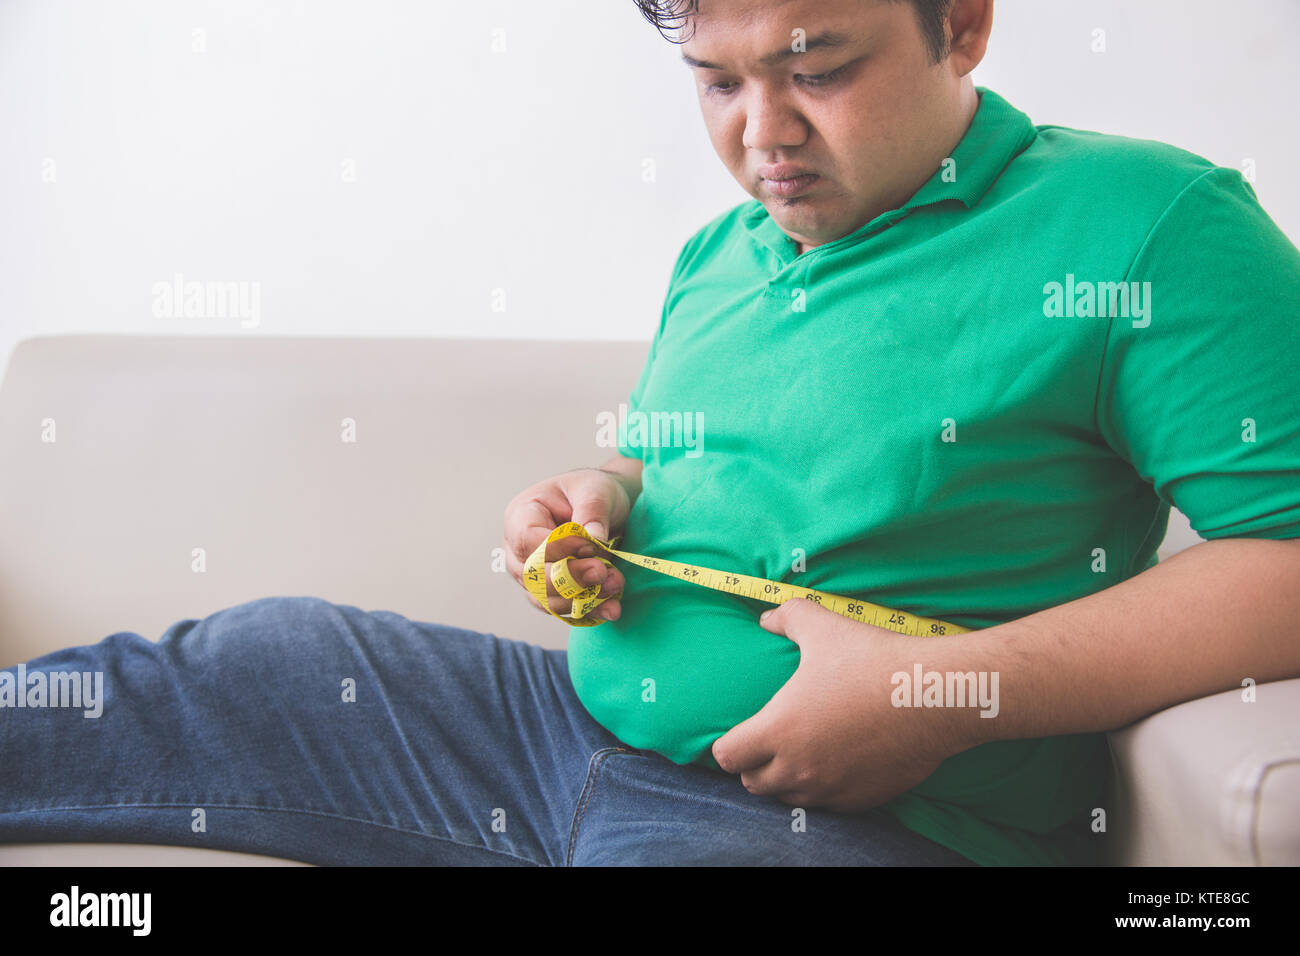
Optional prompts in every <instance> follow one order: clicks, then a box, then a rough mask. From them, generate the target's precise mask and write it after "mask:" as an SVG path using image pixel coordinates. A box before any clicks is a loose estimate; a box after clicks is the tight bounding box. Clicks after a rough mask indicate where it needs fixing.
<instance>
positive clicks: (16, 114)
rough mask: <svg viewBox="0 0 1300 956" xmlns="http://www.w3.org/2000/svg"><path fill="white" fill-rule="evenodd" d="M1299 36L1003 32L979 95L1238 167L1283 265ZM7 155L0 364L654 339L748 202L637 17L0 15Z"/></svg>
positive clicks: (329, 6) (1021, 23) (1215, 4)
mask: <svg viewBox="0 0 1300 956" xmlns="http://www.w3.org/2000/svg"><path fill="white" fill-rule="evenodd" d="M1095 27H1102V28H1104V29H1105V30H1106V45H1107V51H1106V52H1105V53H1102V54H1097V53H1093V52H1091V51H1090V45H1091V42H1092V30H1093V28H1095ZM497 28H500V29H502V30H503V31H504V34H503V35H504V44H505V49H504V51H502V52H494V50H493V43H494V32H493V31H494V30H495V29H497ZM195 30H201V31H203V34H202V42H203V45H204V46H205V51H204V52H196V51H195V49H194V46H195V43H196V40H195V34H194V31H195ZM1298 34H1300V3H1297V2H1296V0H1233V2H1232V3H1230V4H1229V3H1226V2H1225V0H1094V2H1091V3H1083V2H1075V0H998V5H997V15H996V25H995V29H994V39H993V43H992V47H991V49H990V52H989V56H988V58H987V59H986V61H985V64H984V65H983V66H982V67H981V68H980V70H979V71H977V74H976V79H977V82H979V83H981V84H983V85H987V86H990V87H992V88H994V89H997V90H998V91H999V92H1001V93H1002V94H1003V95H1004V96H1006V97H1007V98H1008V99H1010V100H1011V102H1012V103H1014V104H1016V105H1017V106H1019V107H1020V108H1021V109H1024V110H1025V111H1026V112H1027V113H1028V114H1029V115H1030V116H1031V117H1032V118H1033V119H1034V120H1035V121H1036V122H1041V123H1046V122H1052V123H1061V124H1064V125H1071V126H1080V127H1084V128H1092V129H1099V130H1102V131H1106V132H1115V133H1123V134H1127V135H1136V136H1145V137H1150V138H1155V139H1163V140H1166V141H1169V142H1172V143H1176V144H1178V145H1180V146H1184V147H1186V148H1188V149H1191V150H1193V151H1195V152H1199V153H1201V154H1203V155H1205V156H1208V157H1209V158H1211V159H1212V160H1214V161H1215V162H1218V163H1221V164H1224V165H1230V166H1237V167H1239V166H1240V165H1241V163H1242V161H1243V160H1244V159H1245V158H1247V157H1250V158H1253V159H1254V160H1255V163H1256V169H1257V180H1256V184H1255V185H1256V189H1257V191H1258V192H1259V195H1260V197H1261V199H1262V201H1263V202H1264V204H1265V207H1266V208H1267V209H1268V210H1269V211H1270V213H1271V214H1272V215H1273V217H1274V218H1275V219H1276V220H1277V221H1278V222H1279V223H1280V224H1281V225H1282V227H1283V228H1284V229H1286V230H1287V231H1288V233H1289V234H1290V235H1291V236H1293V237H1296V236H1300V181H1298V180H1297V177H1296V176H1295V175H1294V174H1293V172H1292V169H1293V167H1292V162H1293V157H1294V156H1295V153H1296V146H1297V123H1296V118H1295V117H1296V105H1295V100H1294V97H1295V95H1296V94H1297V92H1300V82H1298V80H1300V66H1297V60H1296V59H1295V58H1293V57H1289V56H1288V52H1289V46H1290V45H1291V44H1292V43H1293V42H1294V37H1295V36H1297V35H1298ZM0 130H3V131H4V139H5V143H6V145H5V148H4V149H3V150H0V362H3V361H5V360H7V357H8V354H9V351H10V349H11V348H12V345H13V344H14V342H15V341H17V340H18V339H19V338H22V337H25V336H28V335H33V334H49V333H62V332H85V331H95V332H128V333H159V332H168V333H174V332H181V333H190V332H197V333H205V334H213V333H218V334H223V333H229V334H245V335H248V334H273V335H284V334H290V335H330V334H346V335H431V336H439V335H450V336H463V335H485V336H521V335H526V336H537V337H556V338H583V337H594V338H647V337H648V336H649V335H650V333H651V331H652V330H653V328H654V324H655V322H656V321H657V318H658V314H659V308H660V304H661V299H662V296H663V292H664V287H665V284H666V282H667V277H668V272H669V270H670V268H671V265H672V262H673V260H674V258H675V256H676V253H677V250H678V248H679V247H680V245H681V243H682V242H683V241H684V240H685V239H686V238H687V237H688V236H689V235H690V234H691V233H692V232H693V231H694V230H695V229H696V228H698V226H700V225H701V224H703V222H705V221H706V220H707V219H709V218H711V217H712V216H713V215H715V214H716V213H718V212H720V211H722V210H723V209H725V208H727V207H729V206H731V205H733V204H735V203H736V202H739V201H741V200H743V199H745V198H747V197H746V196H745V194H744V193H743V192H742V191H741V189H740V187H739V186H737V185H736V184H735V183H734V182H733V181H732V180H731V179H730V177H729V176H728V174H727V173H726V172H725V170H724V169H723V168H722V166H721V164H720V163H719V162H718V161H717V159H716V158H715V157H714V155H713V153H712V150H711V148H710V147H709V144H708V140H707V138H706V137H705V135H704V132H703V129H702V126H701V123H700V121H699V118H698V115H697V106H696V104H695V99H694V94H693V91H692V88H691V84H690V79H689V75H688V72H687V70H686V69H685V67H684V66H682V65H681V64H680V63H679V62H678V61H677V57H676V49H675V48H674V47H672V46H670V45H669V44H668V43H667V42H665V41H664V40H662V39H661V38H660V37H659V36H658V34H657V33H656V32H655V31H654V29H653V28H652V27H651V26H650V25H649V24H647V23H646V22H645V21H644V20H642V19H641V17H640V15H639V13H638V12H637V11H636V9H635V8H634V7H633V5H632V3H631V0H568V2H556V0H545V2H543V0H488V2H485V0H474V2H464V0H461V2H450V0H442V2H414V0H412V2H398V0H387V2H376V0H364V2H362V0H352V2H343V0H331V2H303V0H287V2H283V3H280V4H278V5H272V4H270V3H258V2H252V0H239V2H224V3H217V2H203V0H180V2H178V0H132V2H125V0H120V2H99V0H0ZM348 161H351V163H352V165H351V166H350V167H347V168H350V169H351V170H352V172H353V174H354V181H345V177H344V172H345V166H344V164H345V163H347V162H348ZM646 161H652V162H653V163H654V167H655V168H654V173H655V177H654V181H653V182H646V181H644V178H643V170H644V165H643V164H644V163H645V162H646ZM51 174H52V178H53V181H52V182H50V181H47V180H48V179H50V178H51ZM176 273H181V274H182V275H183V276H185V277H186V278H187V279H197V280H203V281H207V280H235V281H242V282H246V283H249V284H250V285H249V286H248V289H249V290H250V291H251V289H252V285H251V284H252V283H258V284H259V286H258V291H259V294H260V301H259V303H258V305H259V319H258V324H257V326H256V327H255V328H245V327H244V326H245V325H246V324H247V323H241V322H240V321H238V320H237V319H234V318H227V319H220V318H211V319H196V318H190V319H186V318H158V317H155V315H154V314H153V311H152V309H151V306H152V304H153V294H152V292H153V286H154V284H155V283H157V282H159V281H168V280H171V278H172V277H173V276H174V275H175V274H176ZM494 289H502V290H504V295H505V297H504V306H505V311H503V312H501V311H494V310H493V290H494ZM497 301H498V303H500V300H499V299H498V300H497Z"/></svg>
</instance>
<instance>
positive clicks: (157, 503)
mask: <svg viewBox="0 0 1300 956" xmlns="http://www.w3.org/2000/svg"><path fill="white" fill-rule="evenodd" d="M645 354H646V346H645V344H644V343H617V342H531V341H506V340H442V339H415V340H412V339H342V338H267V337H238V336H236V337H226V338H218V337H199V336H177V337H152V336H101V335H75V336H58V337H41V338H32V339H27V340H25V341H23V342H21V343H19V345H18V346H17V347H16V348H15V350H14V352H13V354H12V357H11V359H10V362H9V364H8V368H7V369H6V371H5V374H4V379H3V382H0V667H7V666H11V665H13V664H16V663H18V662H19V661H23V660H28V659H30V658H32V657H36V656H38V655H40V654H43V653H46V652H48V651H51V650H53V649H56V648H59V647H64V646H69V645H74V644H86V643H93V642H95V641H98V640H99V639H100V638H101V637H103V636H105V635H107V634H110V633H113V632H115V631H121V630H131V631H136V632H138V633H140V634H143V635H145V636H148V637H152V638H156V637H157V636H158V635H160V634H161V633H162V632H163V631H164V630H165V629H166V628H167V627H168V626H169V625H171V624H172V623H173V622H175V621H177V620H181V619H184V618H192V617H201V616H204V615H206V614H209V613H211V612H213V611H216V610H219V609H221V608H223V607H228V606H231V605H233V604H238V603H241V602H244V601H248V600H252V599H254V598H257V597H261V596H266V595H274V594H312V595H316V596H319V597H324V598H327V599H329V600H332V601H335V602H338V603H347V604H354V605H357V606H358V607H362V608H370V609H387V610H394V611H398V612H400V613H402V614H405V615H406V616H408V617H411V618H415V619H418V620H426V621H440V622H444V623H447V624H455V625H460V626H464V627H472V628H475V629H477V630H482V631H490V632H493V633H497V634H501V635H504V636H508V637H514V638H520V639H525V640H531V641H534V642H536V643H540V644H544V645H546V646H550V647H561V646H563V644H564V641H565V639H566V637H567V629H566V628H565V627H564V626H563V625H561V624H560V623H559V622H557V621H554V620H552V619H549V618H546V617H544V616H543V615H541V614H538V613H537V612H536V611H534V610H532V609H530V608H529V607H527V606H526V603H525V601H524V599H523V597H522V594H521V592H519V589H518V587H517V586H516V585H514V584H513V583H512V582H511V580H510V579H509V578H508V577H507V576H506V575H505V574H504V573H501V572H496V571H493V570H492V566H493V550H494V549H495V548H497V547H499V545H500V537H501V514H502V511H503V509H504V507H505V504H506V502H508V501H509V500H510V498H511V497H513V496H514V495H515V494H516V493H517V492H518V491H519V490H520V489H522V488H523V487H525V486H526V485H528V484H531V483H532V482H534V481H536V480H538V479H540V478H542V477H545V476H547V475H551V474H554V473H557V472H560V471H564V470H566V469H569V468H574V467H578V466H580V465H586V464H598V463H599V462H601V461H603V460H604V459H605V458H607V457H608V456H609V455H610V454H611V453H612V452H611V451H610V449H607V448H600V447H597V445H596V440H595V436H596V427H595V422H596V414H597V412H599V411H602V410H609V409H614V408H617V406H618V403H619V402H620V401H624V400H626V396H627V393H628V391H629V390H630V388H631V386H632V384H633V383H634V382H635V381H636V377H637V375H638V374H639V372H640V369H641V364H642V362H643V361H644V358H645ZM345 418H351V419H353V420H354V421H355V423H356V429H357V438H358V442H357V444H347V443H344V442H342V441H340V439H339V433H340V429H341V423H342V420H343V419H345ZM46 419H53V420H54V421H55V423H56V427H57V436H58V440H57V442H56V443H55V444H53V445H50V444H47V443H43V442H42V441H41V431H42V422H43V421H45V420H46ZM361 448H364V454H358V453H357V452H358V451H359V450H360V449H361ZM324 516H328V520H322V518H323V517H324ZM1180 534H1181V535H1182V537H1180V538H1179V539H1178V540H1177V541H1174V542H1172V544H1170V545H1169V546H1168V547H1167V548H1166V549H1165V551H1164V553H1165V554H1168V553H1169V552H1170V551H1171V550H1173V549H1175V548H1176V547H1178V546H1185V545H1186V544H1188V543H1191V542H1193V541H1195V540H1196V539H1195V537H1194V536H1191V535H1189V534H1188V533H1187V532H1186V530H1185V528H1184V529H1182V530H1181V531H1180ZM308 541H309V542H312V543H313V549H312V550H311V551H310V552H304V550H303V548H304V545H303V542H308ZM200 546H201V547H203V548H205V549H206V553H207V571H206V573H203V574H195V573H193V572H192V571H191V566H190V553H191V549H192V548H194V547H200ZM439 581H444V582H454V585H455V586H454V587H447V586H446V585H439V584H437V583H436V582H439ZM0 719H3V714H2V713H0ZM1110 741H1111V750H1112V753H1113V755H1114V761H1115V767H1116V774H1115V782H1116V789H1115V792H1114V794H1113V795H1112V799H1111V801H1110V813H1109V822H1110V827H1111V834H1112V839H1111V840H1110V843H1111V845H1112V847H1113V861H1114V862H1115V863H1117V864H1123V865H1134V864H1137V865H1151V864H1155V865H1171V864H1172V865H1179V864H1226V865H1256V864H1292V865H1294V864H1296V863H1300V680H1290V681H1282V682H1278V683H1274V684H1266V685H1262V686H1261V687H1259V688H1258V702H1257V703H1255V704H1252V705H1244V704H1242V703H1240V702H1239V695H1238V694H1237V693H1236V692H1228V693H1225V694H1219V695H1216V696H1213V697H1209V698H1205V699H1203V700H1198V701H1192V702H1188V703H1185V704H1182V705H1180V706H1177V707H1173V708H1170V709H1169V710H1166V711H1164V712H1162V713H1159V714H1156V715H1154V716H1152V717H1149V718H1147V719H1146V720H1143V721H1140V722H1138V723H1136V724H1134V725H1132V726H1130V727H1127V728H1125V729H1123V730H1120V731H1117V732H1115V733H1112V734H1111V735H1110ZM2 791H3V785H2V784H0V792H2ZM289 862H290V861H283V860H275V859H271V858H268V857H258V856H251V855H247V854H236V853H224V852H218V851H214V850H202V849H192V848H180V847H157V846H146V845H126V844H111V843H87V844H24V845H12V844H11V845H0V865H32V864H75V865H133V864H161V865H202V866H210V865H237V864H247V863H262V864H284V863H289Z"/></svg>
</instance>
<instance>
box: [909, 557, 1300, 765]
mask: <svg viewBox="0 0 1300 956" xmlns="http://www.w3.org/2000/svg"><path fill="white" fill-rule="evenodd" d="M934 643H935V644H936V645H944V646H943V647H938V646H936V647H935V649H934V651H935V653H934V658H932V660H934V663H932V664H931V665H929V666H933V667H935V668H936V669H939V670H953V671H970V670H975V671H980V670H985V671H997V672H998V674H999V696H1000V708H999V711H998V715H997V717H995V718H992V719H982V718H980V717H979V715H978V712H977V711H975V710H971V709H964V708H944V709H943V712H944V713H945V714H946V715H947V716H948V717H949V718H951V719H952V720H953V721H954V729H955V731H956V732H957V733H958V734H959V735H960V739H962V740H964V741H966V746H968V747H969V746H975V745H976V744H980V743H984V742H987V741H990V740H1000V739H1011V738H1021V737H1046V736H1055V735H1058V734H1071V733H1087V732H1100V731H1108V730H1114V729H1117V728H1119V727H1123V726H1125V725H1127V724H1130V723H1132V722H1133V721H1135V720H1138V719H1140V718H1142V717H1145V716H1147V715H1148V714H1151V713H1154V712H1156V711H1158V710H1162V709H1164V708H1166V707H1170V706H1173V705H1174V704H1178V703H1181V702H1183V701H1187V700H1194V699H1196V698H1198V697H1204V696H1206V695H1208V694H1213V693H1216V692H1219V691H1223V690H1228V689H1229V688H1233V687H1240V686H1241V682H1242V681H1243V680H1245V679H1246V678H1251V679H1253V680H1254V681H1255V682H1256V683H1259V684H1262V683H1264V682H1266V681H1274V680H1282V679H1286V678H1290V677H1300V539H1292V540H1285V541H1267V540H1260V539H1246V538H1234V539H1220V540H1215V541H1207V542H1204V543H1201V544H1198V545H1195V546H1193V547H1191V548H1188V549H1187V550H1186V551H1183V552H1181V553H1179V554H1177V555H1175V556H1174V557H1173V558H1170V559H1169V560H1167V561H1162V562H1161V563H1159V564H1157V565H1156V566H1155V567H1153V568H1149V569H1147V570H1146V571H1144V572H1142V573H1141V574H1138V575H1136V576H1134V577H1133V578H1130V579H1129V580H1127V581H1124V582H1122V583H1120V584H1117V585H1115V586H1114V587H1110V588H1107V589H1106V590H1104V591H1099V592H1098V593H1096V594H1092V595H1089V596H1088V597H1084V598H1079V599H1078V600H1075V601H1070V602H1068V603H1066V604H1062V605H1059V606H1057V607H1053V608H1049V609H1047V610H1044V611H1039V612H1038V613H1036V614H1031V615H1029V616H1027V617H1024V618H1020V619H1019V620H1016V621H1011V622H1009V623H1007V624H1002V625H998V626H997V627H992V628H988V629H986V630H983V631H977V632H974V633H971V634H964V635H960V636H956V637H952V638H946V639H941V640H939V641H935V642H934ZM926 656H927V657H930V655H926ZM936 658H937V659H936ZM963 749H964V748H963Z"/></svg>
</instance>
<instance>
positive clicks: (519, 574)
mask: <svg viewBox="0 0 1300 956" xmlns="http://www.w3.org/2000/svg"><path fill="white" fill-rule="evenodd" d="M624 462H627V463H626V464H624ZM616 467H617V468H618V473H617V474H616V473H615V472H614V471H605V470H602V469H600V468H579V469H577V470H576V471H566V472H564V474H562V475H556V476H555V477H554V478H548V479H546V480H545V481H540V482H538V483H537V484H535V485H532V486H531V487H528V488H525V489H524V490H523V491H521V492H520V493H519V494H517V495H515V497H514V499H513V500H512V501H511V502H510V504H509V505H507V506H506V513H505V533H504V536H503V541H504V544H505V552H506V566H507V567H508V568H509V569H510V573H511V574H512V575H514V578H515V580H516V581H517V582H518V583H519V586H520V587H523V586H524V579H523V573H524V562H525V561H526V560H527V559H528V556H529V555H530V554H532V553H533V551H534V550H536V548H537V546H538V545H539V544H541V543H542V541H544V540H545V539H546V537H547V535H549V534H550V533H551V532H552V531H554V530H555V529H556V528H557V527H558V526H559V525H561V524H563V523H564V522H566V521H576V522H577V523H578V524H580V525H582V526H583V527H585V528H586V529H587V530H588V531H589V532H591V534H592V535H593V536H594V537H597V538H600V539H601V540H603V541H608V540H609V539H610V538H613V537H616V536H617V535H619V534H620V533H621V532H622V530H623V524H624V522H625V521H627V515H628V512H629V511H631V510H632V499H633V498H635V497H636V494H637V493H638V492H639V490H640V480H639V478H640V462H635V463H632V462H628V461H627V460H626V459H622V460H620V462H619V464H618V465H617V466H616ZM596 553H597V549H596V547H595V546H594V545H592V544H591V542H589V541H585V540H583V539H582V538H561V539H560V540H558V541H552V542H551V543H550V544H549V545H548V546H547V548H546V563H547V566H546V573H547V577H546V582H547V583H546V592H547V596H548V598H549V600H550V606H551V610H553V611H555V612H556V613H557V614H567V613H568V612H569V610H570V607H571V605H572V603H573V602H572V601H571V600H569V599H568V598H565V597H561V596H560V595H559V593H558V592H556V590H555V586H554V585H553V584H551V583H550V570H551V569H550V564H551V562H553V561H557V560H559V559H560V558H563V557H574V558H575V560H573V561H570V562H569V570H570V571H571V572H572V573H573V574H574V576H575V577H576V578H577V580H578V581H579V582H580V583H582V584H585V585H592V584H595V583H597V582H600V585H601V588H600V594H601V596H602V597H603V596H607V595H611V594H617V593H618V592H619V591H620V590H622V588H623V584H624V580H623V575H622V574H621V573H620V572H619V571H618V570H617V569H616V568H607V567H605V565H604V564H603V563H601V561H600V560H599V558H597V557H595V555H596ZM525 593H527V592H525ZM528 602H529V603H530V604H532V605H533V606H534V607H536V608H537V609H538V610H539V611H541V610H542V608H541V606H540V605H539V604H538V603H537V601H536V600H535V599H534V598H533V597H532V595H531V594H529V595H528ZM620 611H621V608H620V607H619V602H618V601H617V600H616V599H610V600H608V601H606V602H605V603H603V604H601V605H600V607H598V608H596V609H595V610H594V611H592V612H591V615H592V617H599V618H604V619H605V620H607V621H614V620H617V619H618V616H619V613H620Z"/></svg>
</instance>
